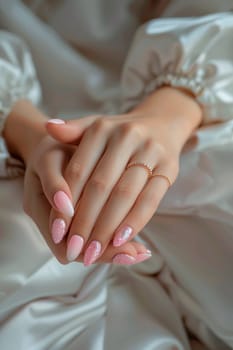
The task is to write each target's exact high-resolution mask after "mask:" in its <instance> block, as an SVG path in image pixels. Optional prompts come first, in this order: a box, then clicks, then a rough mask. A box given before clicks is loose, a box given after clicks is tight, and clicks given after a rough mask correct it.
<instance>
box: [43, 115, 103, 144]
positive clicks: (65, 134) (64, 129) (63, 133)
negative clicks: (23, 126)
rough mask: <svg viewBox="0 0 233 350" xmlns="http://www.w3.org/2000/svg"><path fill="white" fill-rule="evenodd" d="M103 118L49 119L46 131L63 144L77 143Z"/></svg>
mask: <svg viewBox="0 0 233 350" xmlns="http://www.w3.org/2000/svg"><path fill="white" fill-rule="evenodd" d="M100 117H101V116H96V115H95V116H88V117H85V118H80V119H75V120H66V121H65V120H63V119H49V120H48V121H47V122H46V129H47V131H48V133H49V135H50V136H52V137H53V138H54V139H55V140H57V141H59V142H63V143H76V142H78V141H79V139H80V137H81V136H82V135H83V133H84V132H85V130H86V129H87V128H88V126H89V125H91V124H92V123H93V122H94V121H95V120H96V119H97V118H100Z"/></svg>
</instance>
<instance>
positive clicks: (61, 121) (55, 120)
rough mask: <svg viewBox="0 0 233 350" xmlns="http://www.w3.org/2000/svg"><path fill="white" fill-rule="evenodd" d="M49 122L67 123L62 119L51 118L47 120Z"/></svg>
mask: <svg viewBox="0 0 233 350" xmlns="http://www.w3.org/2000/svg"><path fill="white" fill-rule="evenodd" d="M47 123H51V124H65V121H64V120H62V119H49V120H47Z"/></svg>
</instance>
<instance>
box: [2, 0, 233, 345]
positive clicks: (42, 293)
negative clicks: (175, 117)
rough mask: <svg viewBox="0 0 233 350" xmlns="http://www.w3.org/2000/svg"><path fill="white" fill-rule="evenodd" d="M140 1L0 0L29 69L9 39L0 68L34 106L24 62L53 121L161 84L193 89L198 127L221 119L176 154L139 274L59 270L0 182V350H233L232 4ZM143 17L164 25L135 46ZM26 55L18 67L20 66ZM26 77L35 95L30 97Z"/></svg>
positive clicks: (73, 267) (11, 184)
mask: <svg viewBox="0 0 233 350" xmlns="http://www.w3.org/2000/svg"><path fill="white" fill-rule="evenodd" d="M148 3H149V2H148V1H132V0H122V1H121V2H119V1H114V0H96V1H94V0H90V1H84V0H76V1H74V0H73V1H72V0H68V1H63V0H60V1H56V2H55V1H49V0H41V1H36V0H25V1H17V0H12V1H8V2H6V1H3V0H0V24H1V27H2V29H4V30H7V31H10V32H12V33H14V34H16V35H18V36H19V37H21V38H22V39H23V40H24V41H25V42H26V44H27V46H28V47H29V48H30V51H31V54H32V60H31V58H30V59H29V58H28V57H29V56H28V55H29V54H28V51H27V49H26V47H25V46H21V45H20V44H19V41H18V40H19V39H15V38H14V37H12V36H11V37H10V38H11V39H10V40H9V35H8V34H5V33H2V34H1V35H2V36H1V37H0V48H1V50H0V53H1V56H0V70H1V72H6V67H8V68H7V69H10V71H11V72H13V74H14V72H15V75H14V77H15V79H16V78H17V79H18V82H19V83H20V82H21V86H22V91H24V95H25V96H26V97H29V98H30V97H31V99H32V100H33V101H34V102H35V103H36V102H38V100H39V88H38V84H37V81H36V76H35V71H34V68H33V64H32V61H33V62H34V64H35V67H36V72H37V75H38V78H39V81H40V84H41V87H42V93H43V108H44V109H46V110H47V112H48V113H49V114H50V115H54V114H59V115H60V116H63V117H64V118H70V117H74V118H75V117H77V116H84V115H87V114H89V113H103V112H109V113H115V112H118V111H119V110H120V109H121V108H123V109H127V108H130V107H131V106H132V105H134V104H136V103H138V102H140V101H141V100H142V99H143V98H144V96H145V95H146V94H148V93H150V92H151V91H152V90H153V89H155V88H156V87H157V86H159V84H161V83H163V82H166V81H167V80H169V83H171V84H173V85H177V86H180V85H182V84H183V85H184V86H187V87H188V88H190V89H192V91H194V92H195V91H197V90H195V89H199V87H200V91H199V90H198V91H199V92H200V94H199V95H198V96H197V98H198V100H199V102H200V103H201V104H202V105H203V110H204V112H205V120H204V123H206V124H208V123H209V122H210V121H212V120H215V119H222V120H223V121H224V122H223V123H221V124H216V125H212V126H211V125H210V126H207V127H204V128H202V129H201V130H199V131H198V132H197V133H196V134H195V135H194V137H193V138H192V139H191V140H190V142H189V143H188V144H187V145H186V148H185V149H184V152H183V154H182V157H181V170H180V175H179V177H178V179H177V181H176V183H175V184H174V185H173V187H172V188H171V189H170V190H169V191H168V193H167V195H166V197H165V199H164V200H163V202H162V204H161V206H160V208H159V211H158V213H157V214H156V215H155V216H154V217H153V218H152V220H151V221H150V223H149V224H148V225H147V226H146V228H145V229H144V230H143V232H142V233H141V234H140V238H141V239H142V240H143V241H145V242H146V244H147V246H148V247H149V248H150V249H152V251H153V256H152V258H151V259H150V260H149V261H147V262H145V263H142V264H139V265H137V266H133V267H128V268H127V267H115V266H111V265H99V266H98V265H95V266H91V267H89V268H84V267H83V266H82V264H77V263H71V264H69V265H67V266H62V265H60V264H59V263H58V262H57V261H56V259H55V258H54V257H53V256H52V254H51V253H50V251H49V249H48V248H47V246H46V244H45V242H44V240H43V238H42V237H41V235H40V233H39V232H38V230H37V228H36V227H35V225H34V224H33V222H32V221H31V220H30V219H29V218H28V217H27V216H26V215H25V214H24V213H23V210H22V193H23V179H22V177H21V178H17V179H11V180H10V179H1V181H0V349H1V350H5V349H7V350H15V349H17V350H21V349H30V350H31V349H32V350H34V349H35V350H46V349H51V350H60V349H61V350H63V349H66V350H77V349H80V350H116V349H126V350H131V349H132V350H151V349H153V350H175V349H178V350H189V349H195V350H196V349H198V350H199V349H211V350H228V349H232V348H233V278H232V277H233V272H232V263H233V210H232V209H233V187H232V159H233V121H232V120H231V119H232V117H231V116H233V111H232V114H231V106H232V102H233V63H232V62H233V51H232V42H233V39H232V30H233V14H231V13H230V10H231V8H232V7H233V4H232V1H230V0H224V1H221V2H220V1H217V0H212V1H211V0H205V1H201V0H197V1H195V2H193V1H192V2H191V1H184V0H183V1H182V0H174V1H170V2H169V1H158V2H157V3H156V2H155V6H153V7H152V9H150V8H149V7H148V6H147V5H148ZM144 9H147V10H148V11H149V16H147V15H148V13H147V12H148V11H145V17H148V19H149V18H150V17H152V18H153V17H154V16H156V15H158V13H159V14H160V16H161V17H163V18H162V19H160V20H158V19H155V20H153V21H152V22H149V24H146V25H144V26H143V27H141V28H140V29H139V31H138V32H137V35H136V38H135V39H134V40H133V37H134V34H135V31H136V29H137V28H138V27H139V26H140V24H141V21H142V18H141V17H142V16H141V14H142V11H143V10H144ZM190 16H204V17H200V18H194V17H190ZM174 17H175V18H174ZM178 17H185V18H183V19H182V18H178ZM187 17H190V18H188V19H187ZM132 40H133V45H132V47H131V49H130V51H129V47H130V45H131V43H132ZM17 48H18V49H17ZM19 48H20V49H19ZM128 51H129V54H128ZM3 52H5V53H6V52H7V55H6V54H2V53H3ZM127 54H128V56H127ZM25 57H27V65H22V64H19V62H20V63H22V62H24V59H25ZM127 57H128V58H127ZM124 62H125V65H124ZM123 65H124V70H123V76H122V88H121V86H120V78H121V72H122V69H123ZM22 67H26V70H24V69H22ZM27 67H28V69H27ZM29 72H30V73H31V76H33V79H34V85H31V86H32V88H31V89H30V90H27V89H25V86H26V85H27V79H23V77H24V76H25V74H26V75H28V73H29ZM1 76H2V77H5V76H7V74H5V75H4V74H1ZM2 79H3V78H2ZM17 79H16V80H17ZM163 79H164V80H163ZM190 82H193V83H190ZM5 84H6V86H7V79H5ZM25 84H26V85H25ZM2 86H4V84H3V81H1V84H0V101H1V99H2V101H1V104H3V103H4V102H5V100H4V101H3V96H5V95H4V94H3V89H2V88H1V87H2ZM27 91H29V92H30V94H29V92H27ZM121 92H122V93H123V104H121V100H120V94H121ZM19 96H21V95H19ZM9 103H10V102H9ZM6 156H7V150H6V149H5V148H4V147H2V152H1V158H2V160H4V159H5V158H6ZM0 164H1V162H0ZM2 164H3V162H2ZM2 169H3V170H4V167H3V166H2ZM187 331H188V332H189V334H188V333H187ZM191 334H192V337H191ZM193 337H196V338H198V339H199V340H200V341H201V342H202V343H203V346H201V345H197V344H196V343H195V342H194V341H191V338H193ZM194 343H195V344H196V345H194Z"/></svg>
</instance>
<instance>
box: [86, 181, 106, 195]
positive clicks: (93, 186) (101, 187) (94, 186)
mask: <svg viewBox="0 0 233 350" xmlns="http://www.w3.org/2000/svg"><path fill="white" fill-rule="evenodd" d="M87 187H88V189H89V190H90V191H93V190H94V191H95V192H97V193H100V194H102V193H104V192H106V191H107V189H108V184H107V182H106V181H104V179H103V178H99V177H92V178H91V179H90V181H89V183H88V186H87Z"/></svg>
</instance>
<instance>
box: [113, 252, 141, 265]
mask: <svg viewBox="0 0 233 350" xmlns="http://www.w3.org/2000/svg"><path fill="white" fill-rule="evenodd" d="M112 262H113V263H114V264H117V265H133V264H135V263H136V259H135V258H134V257H133V256H131V255H128V254H117V255H115V256H114V258H113V260H112Z"/></svg>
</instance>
